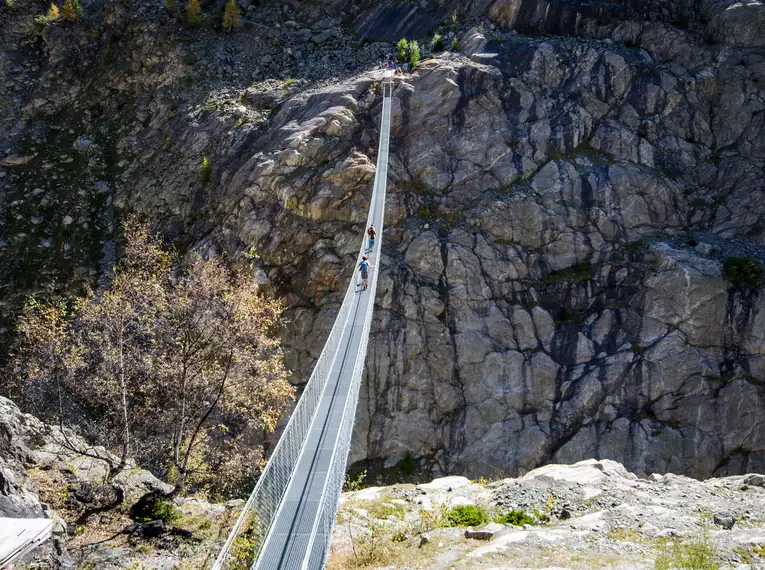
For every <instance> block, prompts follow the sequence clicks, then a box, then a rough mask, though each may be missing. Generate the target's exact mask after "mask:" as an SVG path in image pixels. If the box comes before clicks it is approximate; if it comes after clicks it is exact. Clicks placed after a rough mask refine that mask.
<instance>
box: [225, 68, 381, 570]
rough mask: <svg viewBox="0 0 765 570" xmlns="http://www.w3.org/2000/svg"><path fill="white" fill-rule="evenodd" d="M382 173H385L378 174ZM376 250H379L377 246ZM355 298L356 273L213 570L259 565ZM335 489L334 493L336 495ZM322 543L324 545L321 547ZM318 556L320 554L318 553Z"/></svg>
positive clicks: (338, 483) (326, 497) (347, 418)
mask: <svg viewBox="0 0 765 570" xmlns="http://www.w3.org/2000/svg"><path fill="white" fill-rule="evenodd" d="M391 89H392V85H391V84H390V80H388V81H386V82H384V83H383V95H384V98H383V120H382V124H381V132H380V146H379V152H378V172H377V175H376V176H375V185H374V189H373V192H372V200H371V205H370V209H369V215H368V218H367V226H365V227H369V225H371V224H372V223H373V219H374V217H375V205H376V204H380V205H381V207H384V204H385V180H386V178H387V155H388V152H387V149H388V144H389V141H388V138H389V132H390V92H391ZM383 154H384V155H385V161H384V162H385V164H384V165H383V166H380V164H379V163H380V161H381V158H382V155H383ZM381 169H382V170H383V172H381V171H380V170H381ZM380 192H382V201H381V200H380V199H379V193H380ZM378 226H379V230H378V234H377V235H378V240H379V242H380V244H381V242H382V217H380V221H379V222H378ZM364 245H365V240H364V239H362V246H361V248H360V251H359V256H358V259H357V264H358V262H360V261H361V256H362V255H363V251H364ZM379 247H380V248H381V245H380V246H379ZM378 251H380V249H378ZM378 274H379V272H378V271H375V272H373V273H372V275H370V277H371V279H370V291H369V293H370V295H371V297H370V298H371V299H374V294H375V291H376V289H377V277H378ZM355 295H356V277H355V274H354V277H352V278H351V281H350V283H349V284H348V289H347V290H346V293H345V297H344V298H343V303H342V305H341V306H340V311H339V312H338V315H337V318H336V319H335V323H334V325H333V326H332V330H331V331H330V333H329V336H328V337H327V341H326V343H325V345H324V349H323V350H322V352H321V355H320V356H319V359H318V360H317V362H316V366H315V367H314V369H313V372H312V373H311V376H310V378H309V379H308V383H307V384H306V387H305V390H304V391H303V394H302V396H301V397H300V400H299V401H298V403H297V405H296V406H295V410H294V411H293V412H292V416H291V417H290V420H289V422H288V423H287V427H286V428H285V429H284V432H283V434H282V436H281V438H280V439H279V442H278V443H277V445H276V447H275V448H274V451H273V453H272V454H271V458H270V459H269V461H268V464H267V465H266V467H265V469H264V471H263V473H262V474H261V476H260V478H259V479H258V482H257V484H256V485H255V488H254V489H253V491H252V493H251V494H250V497H249V498H248V499H247V502H246V503H245V505H244V508H243V509H242V512H241V514H240V515H239V517H238V519H237V521H236V523H235V524H234V527H233V529H232V531H231V533H230V534H229V536H228V538H227V540H226V542H225V544H224V545H223V548H222V549H221V551H220V554H219V555H218V558H217V559H216V561H215V563H214V565H213V567H212V570H248V569H249V568H250V567H253V565H254V562H255V560H257V557H258V555H259V553H260V550H261V548H262V547H263V544H264V541H265V539H266V537H267V535H268V532H269V529H270V528H271V525H272V524H273V520H274V516H275V515H276V513H277V511H278V509H279V505H280V503H281V501H282V498H283V497H284V494H285V491H286V490H287V487H288V485H289V482H290V479H291V477H292V475H293V473H294V471H295V466H296V465H297V462H298V459H299V458H300V453H301V449H302V446H303V443H304V442H305V440H306V436H307V434H308V431H309V429H310V427H311V423H312V421H313V419H314V415H315V413H316V410H317V409H318V407H319V402H320V400H321V398H322V395H323V393H324V390H325V388H326V386H327V380H328V378H329V375H330V374H329V373H330V371H331V370H332V367H333V364H334V362H335V358H336V356H337V352H338V349H339V348H340V342H341V340H342V338H343V334H344V332H345V328H346V326H347V323H348V319H349V316H350V312H351V309H352V307H353V305H354V296H355ZM372 306H373V303H372V304H371V305H370V309H369V311H367V314H366V316H365V321H364V333H363V339H362V343H363V345H362V348H363V350H360V352H359V354H366V346H367V340H368V336H369V327H370V325H371V318H372ZM363 367H364V359H363V358H361V359H359V360H357V361H356V363H355V367H354V376H353V378H354V379H353V385H352V387H351V390H352V392H351V394H350V397H349V398H348V400H347V401H346V404H345V408H344V411H343V420H342V427H341V433H340V438H339V440H338V441H339V442H342V445H340V446H338V449H335V450H334V453H333V457H332V463H331V465H332V467H331V472H330V477H329V478H328V479H327V483H326V484H325V492H324V493H323V494H322V498H321V505H322V508H321V511H320V514H319V517H318V518H317V523H316V525H315V527H314V530H315V531H316V532H319V533H320V534H321V537H320V538H318V539H315V537H314V536H312V537H311V545H312V548H309V550H308V556H311V552H312V551H314V550H317V549H319V550H320V551H321V552H322V553H323V554H321V556H322V558H321V560H322V561H323V559H324V557H326V549H327V548H328V547H329V538H330V537H331V534H332V526H333V524H334V517H335V513H336V510H337V502H338V500H339V496H340V491H341V490H342V486H343V482H344V480H345V467H346V462H347V458H348V451H349V448H350V439H351V435H352V430H353V421H354V417H355V412H356V404H357V402H358V392H359V384H360V382H361V374H362V371H363ZM330 479H331V481H330ZM335 489H336V490H337V491H336V492H335ZM333 501H334V502H333ZM330 519H331V520H330ZM325 543H326V546H323V545H324V544H325ZM317 556H319V555H318V554H317ZM307 563H308V558H306V564H307ZM308 567H310V568H319V567H320V566H314V565H313V564H311V565H310V566H308Z"/></svg>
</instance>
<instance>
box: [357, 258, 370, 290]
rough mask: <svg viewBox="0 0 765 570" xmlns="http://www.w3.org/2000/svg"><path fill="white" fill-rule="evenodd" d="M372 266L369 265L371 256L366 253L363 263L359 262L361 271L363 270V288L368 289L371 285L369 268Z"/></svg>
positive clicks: (362, 259)
mask: <svg viewBox="0 0 765 570" xmlns="http://www.w3.org/2000/svg"><path fill="white" fill-rule="evenodd" d="M370 267H372V266H371V265H369V258H368V257H367V256H366V255H365V256H364V257H362V258H361V263H359V271H360V272H361V285H362V290H363V289H366V288H367V286H368V285H369V268H370Z"/></svg>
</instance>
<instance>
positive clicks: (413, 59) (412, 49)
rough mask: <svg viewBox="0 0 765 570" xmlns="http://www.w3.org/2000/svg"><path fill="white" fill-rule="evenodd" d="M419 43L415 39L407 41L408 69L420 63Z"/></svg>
mask: <svg viewBox="0 0 765 570" xmlns="http://www.w3.org/2000/svg"><path fill="white" fill-rule="evenodd" d="M420 57H421V54H420V44H418V43H417V40H412V41H411V42H409V67H410V69H414V68H415V67H417V66H418V65H420Z"/></svg>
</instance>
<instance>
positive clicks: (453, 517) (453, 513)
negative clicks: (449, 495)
mask: <svg viewBox="0 0 765 570" xmlns="http://www.w3.org/2000/svg"><path fill="white" fill-rule="evenodd" d="M446 517H447V518H448V519H449V522H450V523H451V525H452V526H481V525H484V524H486V523H487V522H489V517H488V516H486V512H485V511H484V510H483V509H482V508H481V507H479V506H478V505H457V506H456V507H454V508H452V509H451V510H450V511H449V513H448V514H447V515H446Z"/></svg>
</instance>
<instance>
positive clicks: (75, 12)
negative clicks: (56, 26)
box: [61, 0, 82, 22]
mask: <svg viewBox="0 0 765 570" xmlns="http://www.w3.org/2000/svg"><path fill="white" fill-rule="evenodd" d="M61 15H62V16H63V18H64V20H66V21H67V22H76V21H77V20H79V19H80V18H81V17H82V8H81V7H80V0H64V3H63V4H62V5H61Z"/></svg>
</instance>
